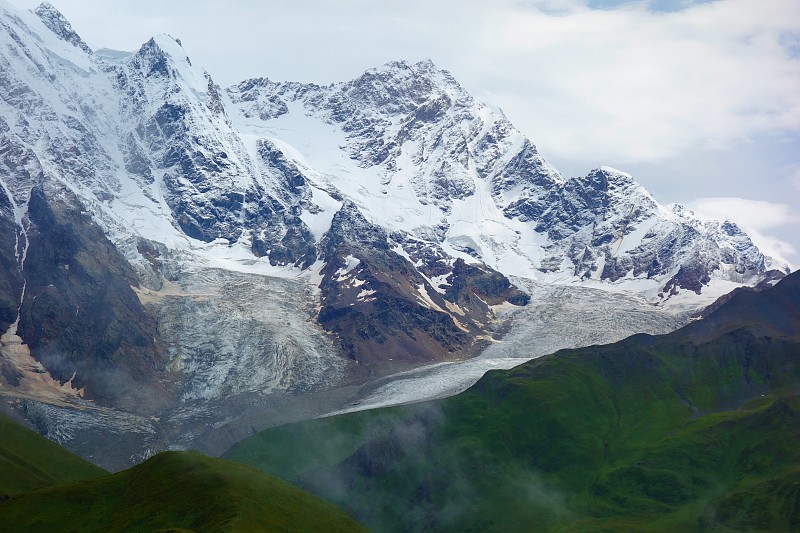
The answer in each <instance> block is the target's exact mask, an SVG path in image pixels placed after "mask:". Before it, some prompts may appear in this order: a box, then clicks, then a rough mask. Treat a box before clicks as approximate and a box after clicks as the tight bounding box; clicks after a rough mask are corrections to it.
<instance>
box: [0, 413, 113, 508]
mask: <svg viewBox="0 0 800 533" xmlns="http://www.w3.org/2000/svg"><path fill="white" fill-rule="evenodd" d="M107 473H108V472H106V471H105V470H103V469H102V468H99V467H97V466H94V465H93V464H91V463H89V462H87V461H84V460H83V459H81V458H80V457H78V456H76V455H73V454H72V453H70V452H68V451H67V450H65V449H64V448H62V447H61V446H59V445H58V444H56V443H54V442H52V441H49V440H47V439H46V438H44V437H42V436H41V435H38V434H36V433H34V432H33V431H31V430H29V429H27V428H25V427H23V426H21V425H19V424H17V423H16V422H14V421H12V420H10V419H8V418H5V417H3V416H0V497H2V496H10V495H14V494H17V493H20V492H25V491H28V490H32V489H36V488H39V487H44V486H47V485H52V484H54V483H67V482H70V481H79V480H82V479H90V478H95V477H98V476H102V475H105V474H107Z"/></svg>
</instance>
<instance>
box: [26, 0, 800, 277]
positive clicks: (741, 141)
mask: <svg viewBox="0 0 800 533" xmlns="http://www.w3.org/2000/svg"><path fill="white" fill-rule="evenodd" d="M11 3H13V4H14V5H16V6H18V7H22V8H34V7H35V6H36V5H37V4H38V3H39V2H38V1H28V0H11ZM51 3H52V4H53V5H55V6H56V8H58V9H59V10H60V11H61V12H62V13H63V14H64V15H65V16H66V17H67V19H69V20H70V22H71V23H72V26H73V28H74V29H75V30H76V31H77V32H78V33H79V34H80V35H81V36H82V37H83V38H84V40H86V41H87V42H88V43H89V44H90V45H91V46H92V47H107V48H114V49H119V50H136V49H138V48H139V46H140V45H141V44H142V43H143V42H145V41H146V40H147V39H148V38H149V37H150V36H152V35H155V34H159V33H168V34H170V35H172V36H173V37H177V38H179V39H181V41H182V43H183V46H184V48H185V49H186V51H187V53H188V54H189V56H190V57H191V59H192V61H193V62H194V63H195V64H200V65H202V66H203V67H204V68H206V69H207V70H208V72H209V73H210V74H211V75H212V77H213V78H214V79H215V81H216V82H217V83H219V84H221V85H223V86H227V85H231V84H234V83H237V82H239V81H242V80H244V79H247V78H250V77H258V76H264V77H268V78H270V79H273V80H276V81H277V80H296V81H304V82H315V83H320V84H323V83H330V82H336V81H344V80H349V79H352V78H355V77H356V76H358V75H359V74H360V73H361V72H363V71H364V70H366V69H368V68H370V67H373V66H378V65H381V64H383V63H386V62H388V61H391V60H397V59H406V60H411V61H417V60H421V59H431V60H433V62H434V63H436V65H437V66H439V67H440V68H444V69H447V70H449V71H450V72H451V73H452V74H453V76H455V78H456V79H457V80H459V82H461V84H462V85H464V87H466V88H467V89H468V90H470V91H471V92H472V93H473V94H474V95H475V96H476V97H477V98H479V99H481V100H483V101H485V102H487V103H489V104H492V105H494V106H497V107H500V108H501V109H502V110H503V112H504V113H505V114H506V116H507V117H508V118H509V119H510V120H511V121H512V122H513V123H514V124H515V125H516V126H517V128H519V129H520V130H521V131H522V132H523V133H525V134H526V135H527V136H528V137H529V138H530V139H531V140H532V141H533V142H534V144H536V145H537V147H538V148H539V150H540V152H541V153H542V154H543V156H544V157H545V158H546V159H547V160H548V161H549V162H550V163H551V164H552V165H553V166H555V167H556V168H557V169H558V170H559V171H561V173H562V174H563V175H565V176H566V177H569V176H577V175H584V174H586V173H587V172H588V171H589V170H591V169H593V168H596V167H599V166H601V165H608V166H613V167H616V168H619V169H621V170H624V171H626V172H629V173H631V174H633V175H634V177H635V178H636V179H637V180H638V181H639V182H641V183H642V184H643V185H644V186H645V187H647V188H648V189H649V190H650V191H651V192H652V193H653V194H654V196H655V197H656V199H658V200H659V201H660V202H662V203H672V202H678V203H682V204H685V205H687V206H689V207H690V208H691V209H693V210H694V211H695V212H696V213H697V214H698V215H699V216H701V217H712V218H728V219H731V220H733V221H735V222H736V223H737V224H739V225H740V226H741V227H742V228H743V229H744V230H745V231H747V232H748V233H749V234H750V235H751V237H752V238H753V240H754V241H755V243H756V244H757V245H758V246H759V247H760V248H761V249H762V250H763V251H764V252H766V253H769V254H770V255H773V256H775V257H778V258H780V259H783V260H786V261H788V262H789V263H790V265H791V266H792V268H793V269H794V268H797V267H798V266H800V231H797V230H796V228H798V227H800V1H798V0H492V1H487V0H382V1H375V0H226V1H222V0H192V1H189V0H172V1H170V2H163V1H162V0H107V1H104V2H96V1H89V0H51Z"/></svg>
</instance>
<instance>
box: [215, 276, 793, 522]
mask: <svg viewBox="0 0 800 533" xmlns="http://www.w3.org/2000/svg"><path fill="white" fill-rule="evenodd" d="M798 325H800V277H798V275H797V274H793V275H791V276H789V277H787V278H786V279H785V280H784V281H782V282H781V283H779V284H778V285H777V286H775V287H773V288H771V289H768V290H766V291H764V292H763V293H755V292H750V291H745V292H743V293H741V294H739V295H736V296H734V297H733V298H731V300H730V301H728V302H727V303H726V304H724V305H723V306H721V307H720V308H719V309H718V310H717V311H715V312H714V313H713V314H712V315H711V316H710V317H708V318H707V319H704V320H700V321H696V322H694V323H692V324H691V325H690V326H688V327H687V328H684V329H682V330H679V331H678V332H675V333H672V334H670V335H664V336H658V337H651V336H647V335H637V336H634V337H631V338H629V339H627V340H625V341H622V342H620V343H616V344H613V345H608V346H595V347H589V348H584V349H579V350H568V351H562V352H559V353H557V354H555V355H552V356H549V357H545V358H541V359H537V360H534V361H531V362H529V363H526V364H523V365H521V366H519V367H517V368H515V369H512V370H510V371H495V372H490V373H489V374H487V375H486V376H485V377H484V378H483V379H482V380H481V381H480V382H479V383H477V384H476V385H475V386H474V387H472V388H471V389H469V390H468V391H466V392H464V393H462V394H460V395H458V396H456V397H453V398H449V399H446V400H443V401H436V402H429V403H425V404H418V405H414V406H407V407H403V408H398V409H383V410H378V411H371V412H362V413H355V414H350V415H343V416H339V417H335V418H331V419H324V420H313V421H309V422H303V423H299V424H293V425H288V426H283V427H279V428H274V429H271V430H267V431H265V432H263V433H260V434H258V435H256V436H254V437H252V438H250V439H248V440H246V441H243V442H242V443H240V444H239V445H237V446H236V447H234V448H233V449H232V450H231V451H230V452H229V454H228V456H229V458H231V459H234V460H237V461H241V462H245V463H249V464H252V465H254V466H257V467H259V468H262V469H264V470H265V471H268V472H271V473H274V474H275V475H279V476H282V477H285V478H286V479H289V480H291V481H292V482H295V483H298V484H299V485H300V486H303V487H304V488H307V489H309V490H311V491H313V492H316V493H318V494H320V495H321V496H323V497H324V498H327V499H329V500H330V501H332V502H334V503H337V504H339V505H341V506H342V507H344V508H345V509H347V510H349V511H350V512H351V513H352V514H353V515H354V516H356V517H357V518H358V519H359V520H361V522H362V523H364V524H365V525H367V526H368V527H370V528H371V529H374V530H376V531H414V530H416V531H419V530H433V531H492V530H494V531H520V530H533V531H569V532H572V531H664V532H672V531H748V532H749V531H792V530H795V531H797V530H800V395H799V394H800V333H798V332H799V331H800V327H798Z"/></svg>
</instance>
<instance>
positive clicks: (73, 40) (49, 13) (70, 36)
mask: <svg viewBox="0 0 800 533" xmlns="http://www.w3.org/2000/svg"><path fill="white" fill-rule="evenodd" d="M33 12H34V13H35V14H36V15H37V16H38V17H39V18H40V19H41V21H42V22H43V23H44V25H45V26H47V28H48V29H49V30H50V31H52V32H53V33H54V34H56V36H57V37H58V38H59V39H61V40H62V41H66V42H68V43H70V44H72V45H74V46H76V47H78V48H80V49H81V50H83V51H84V52H86V53H87V54H91V53H92V49H91V48H89V45H87V44H86V43H85V42H84V40H83V39H81V37H80V35H78V34H77V33H76V32H75V30H73V29H72V25H71V24H70V23H69V21H68V20H67V19H66V17H64V15H62V14H61V12H60V11H59V10H58V9H56V8H55V7H53V5H52V4H50V3H48V2H43V3H41V4H39V7H37V8H36V9H35V10H34V11H33Z"/></svg>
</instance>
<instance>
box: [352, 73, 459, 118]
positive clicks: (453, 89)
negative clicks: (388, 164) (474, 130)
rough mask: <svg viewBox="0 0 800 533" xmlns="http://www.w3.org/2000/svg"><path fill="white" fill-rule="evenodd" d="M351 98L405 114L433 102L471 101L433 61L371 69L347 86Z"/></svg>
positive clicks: (391, 111) (448, 74)
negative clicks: (443, 99) (441, 99)
mask: <svg viewBox="0 0 800 533" xmlns="http://www.w3.org/2000/svg"><path fill="white" fill-rule="evenodd" d="M345 90H346V92H347V93H348V95H349V96H350V97H351V98H353V99H354V100H356V101H361V102H363V103H365V104H367V105H369V106H370V107H376V108H383V109H386V110H388V111H389V112H390V113H392V114H394V113H406V112H409V111H411V110H413V109H416V108H417V107H418V106H419V105H420V104H422V103H423V102H426V101H430V100H437V99H440V98H443V97H444V98H447V99H449V100H459V99H463V98H469V97H470V96H469V93H467V91H466V90H464V88H463V87H462V86H461V85H460V84H459V83H458V82H457V81H456V80H455V78H453V77H452V76H451V75H450V73H449V72H447V71H446V70H442V69H439V68H438V67H437V66H436V65H434V63H433V61H431V60H430V59H427V60H423V61H419V62H417V63H411V62H409V61H406V60H398V61H390V62H388V63H386V64H384V65H381V66H380V67H375V68H371V69H368V70H367V71H365V72H364V73H363V74H362V75H361V76H359V77H358V78H356V79H355V80H353V81H351V82H348V83H346V84H345Z"/></svg>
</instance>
